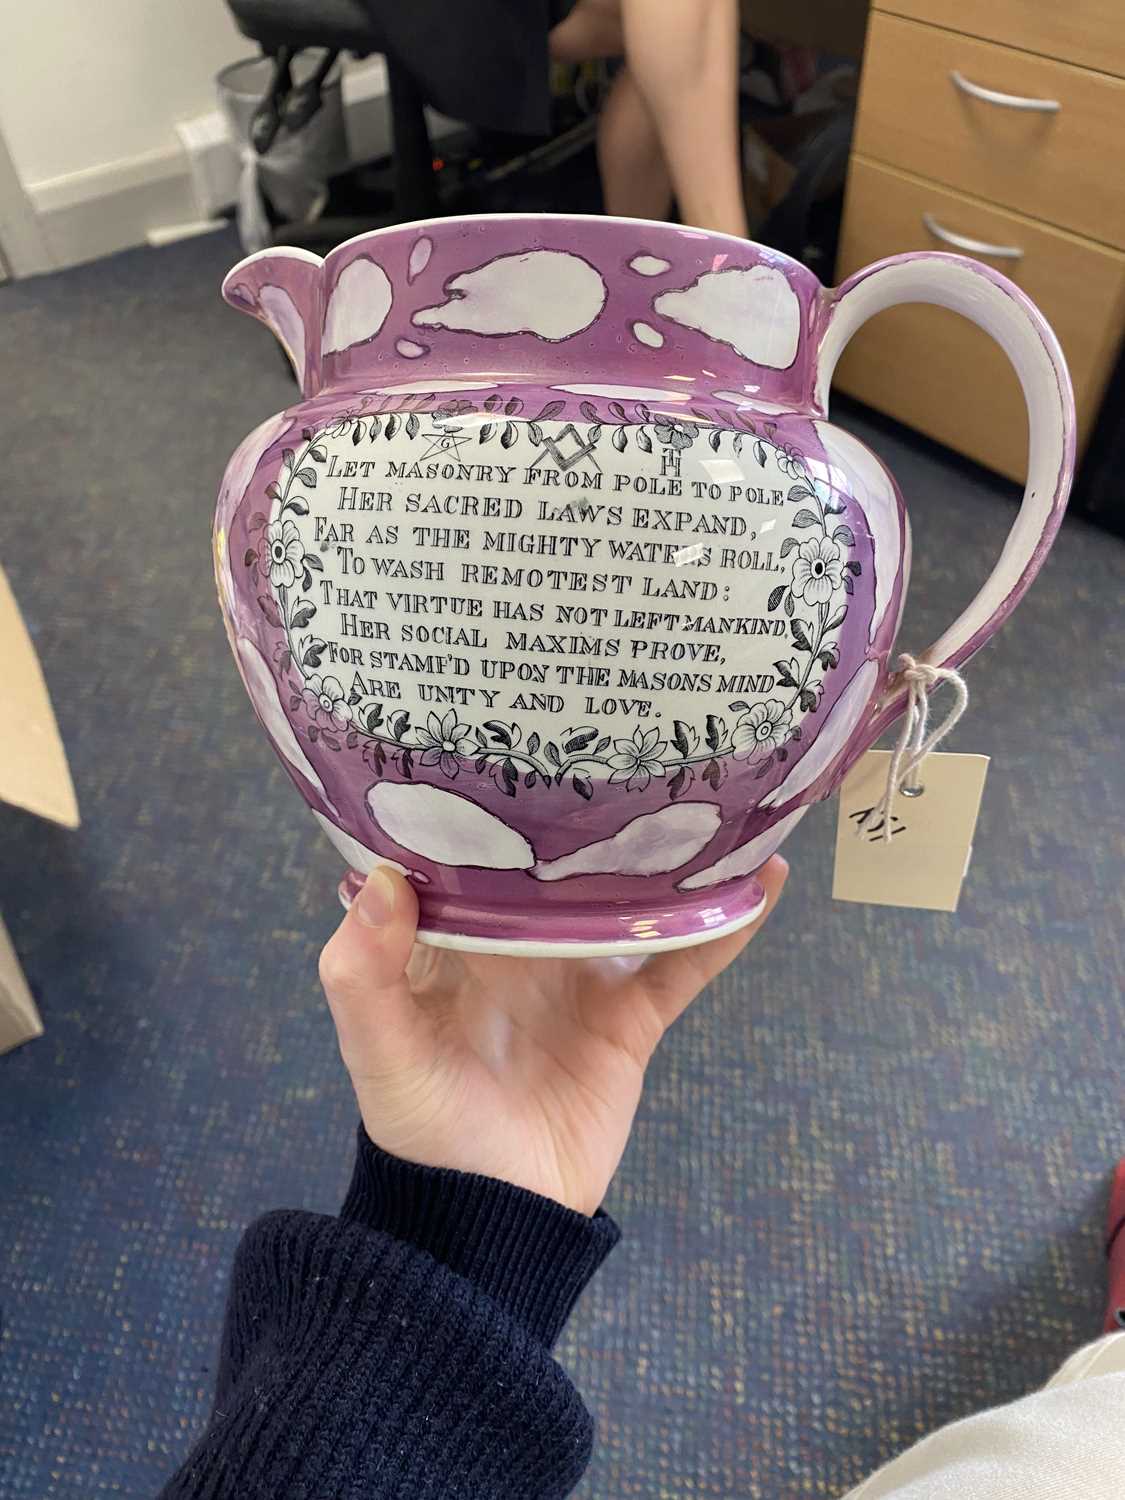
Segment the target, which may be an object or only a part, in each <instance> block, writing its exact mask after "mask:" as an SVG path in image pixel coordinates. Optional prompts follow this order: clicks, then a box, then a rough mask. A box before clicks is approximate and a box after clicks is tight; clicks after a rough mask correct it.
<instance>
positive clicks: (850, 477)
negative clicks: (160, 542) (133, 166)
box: [215, 215, 1074, 955]
mask: <svg viewBox="0 0 1125 1500" xmlns="http://www.w3.org/2000/svg"><path fill="white" fill-rule="evenodd" d="M223 294H224V296H225V297H226V299H227V301H228V302H230V303H231V305H232V306H234V307H237V308H239V309H241V310H243V311H245V312H248V313H251V314H252V315H253V316H255V317H257V318H259V319H260V320H261V321H262V322H264V323H265V324H267V326H268V327H269V328H271V329H272V330H273V332H274V334H275V335H276V336H277V338H278V339H279V340H280V341H281V343H282V344H283V346H284V348H285V350H286V352H287V353H288V355H289V358H290V359H291V361H292V363H293V367H294V369H295V371H296V374H297V378H298V380H299V382H300V386H301V397H300V400H299V401H297V402H296V403H295V404H294V405H293V406H292V407H290V408H289V410H287V411H285V412H283V413H281V415H279V416H276V417H271V418H270V419H269V420H268V421H266V422H264V423H263V424H262V426H261V427H259V428H258V429H257V431H255V432H254V433H252V434H251V435H250V437H248V438H247V439H246V441H245V442H244V443H243V444H242V445H241V446H240V447H239V448H238V450H237V451H236V453H235V455H234V457H233V458H232V459H231V462H230V464H229V466H228V468H227V471H226V475H225V478H224V480H223V485H222V492H221V494H220V497H219V506H218V515H217V519H216V523H215V559H216V571H217V578H218V586H219V595H220V600H221V603H222V609H223V615H224V618H225V621H226V625H227V630H228V633H229V636H230V641H231V645H232V647H233V650H234V655H235V660H236V662H237V664H238V668H239V671H240V672H241V674H242V678H243V681H244V682H245V684H246V688H247V691H248V692H249V694H250V698H251V701H252V702H253V705H254V708H255V711H256V713H257V715H258V718H259V719H260V720H261V723H262V726H263V728H264V729H265V731H266V733H267V735H268V736H269V738H270V740H271V741H272V743H273V746H274V749H275V750H276V751H277V753H278V754H279V756H280V757H281V759H282V761H283V763H284V765H285V768H286V770H287V771H288V773H289V775H290V776H291V778H292V780H293V782H294V784H295V785H296V787H297V789H298V791H299V792H300V793H301V795H302V796H303V797H304V798H305V800H306V801H307V802H308V804H309V806H310V808H311V809H312V812H313V815H314V817H315V818H316V820H317V822H318V823H319V824H320V826H321V828H322V829H323V830H324V832H325V833H326V834H327V836H328V837H329V838H330V839H331V841H332V843H333V844H334V845H335V846H336V848H337V849H338V851H339V852H340V854H341V855H342V856H343V858H344V860H345V861H346V862H347V864H348V865H349V866H350V868H351V873H350V874H348V875H347V877H346V878H345V881H344V884H343V886H342V893H343V894H344V896H345V899H346V898H347V895H348V893H349V892H350V891H352V890H354V889H355V888H356V881H357V880H358V879H359V878H360V877H361V876H362V875H363V873H364V872H366V871H368V870H370V869H371V868H372V866H373V865H375V864H377V863H379V862H385V863H393V864H396V865H397V866H399V867H400V868H401V869H402V870H404V871H405V872H406V873H407V875H408V876H409V878H410V879H411V880H412V881H413V882H414V885H415V887H416V889H417V892H418V895H419V899H420V903H421V936H422V937H423V939H424V940H425V941H427V942H430V943H435V944H441V945H445V946H449V947H455V948H462V949H478V950H484V951H490V952H521V953H559V952H562V953H569V954H575V955H578V954H594V953H607V952H608V953H613V952H629V951H635V952H645V951H651V950H654V949H657V948H661V947H673V946H677V945H684V944H688V943H694V942H699V941H703V940H705V939H707V938H709V937H712V936H716V935H718V934H720V933H723V932H727V931H730V930H732V929H733V928H735V927H737V926H739V925H740V924H742V923H745V922H748V921H749V920H751V919H752V917H753V916H754V915H755V913H756V912H757V910H758V909H759V907H760V904H761V901H762V892H761V887H760V885H759V884H758V882H757V881H756V880H755V878H754V872H755V871H756V870H758V869H760V867H761V866H762V864H763V863H764V861H765V860H766V859H767V858H768V856H769V855H770V854H771V853H772V852H773V851H774V850H775V849H776V848H777V847H778V845H779V844H780V843H781V842H782V840H783V839H784V838H785V836H786V834H788V833H789V832H790V830H791V829H792V828H793V827H794V825H795V824H796V823H797V821H798V820H799V819H800V818H801V817H802V816H803V814H804V812H805V811H806V809H807V808H808V806H809V805H810V804H811V803H813V802H815V801H817V800H818V799H820V798H823V797H827V796H828V795H829V794H830V793H831V792H832V791H833V790H834V788H835V787H836V786H837V785H838V784H839V782H840V780H841V778H842V777H843V776H844V774H845V772H846V771H847V770H848V768H849V767H850V766H851V765H852V763H853V762H854V761H855V760H856V758H857V757H858V756H859V755H860V753H861V752H862V751H863V750H864V749H866V748H867V747H869V746H870V745H871V744H872V742H873V741H874V740H875V739H876V738H877V736H878V735H879V734H880V733H881V732H882V731H883V730H884V729H885V728H886V727H887V726H888V725H889V724H891V723H892V721H893V720H894V719H895V718H896V717H897V716H898V715H899V714H900V713H901V712H902V711H903V707H904V702H905V691H904V688H903V685H902V683H901V681H900V680H899V679H898V678H897V677H896V676H895V675H894V673H893V672H892V671H891V669H890V665H889V659H890V653H891V647H892V644H893V642H894V639H895V632H896V630H897V628H898V623H899V618H900V614H901V610H902V604H903V597H904V593H905V590H906V586H907V576H908V571H909V557H910V533H909V526H908V522H907V516H906V511H905V509H904V507H903V503H902V499H901V496H900V495H899V492H898V489H897V488H896V486H895V483H894V480H893V479H892V478H891V476H890V474H889V473H888V472H887V470H886V469H885V468H884V467H883V465H882V464H881V463H880V462H879V460H878V459H877V458H876V457H875V456H874V455H873V454H872V453H871V452H869V451H868V449H867V448H865V447H864V446H863V445H862V444H861V443H859V442H857V441H856V439H855V438H853V437H850V436H849V435H848V434H847V433H846V432H843V431H841V430H840V429H839V428H838V427H835V426H833V425H832V424H831V423H830V422H829V421H828V420H827V405H828V387H829V382H830V381H831V378H832V371H833V367H834V366H835V364H836V360H837V358H838V356H839V354H840V352H841V350H842V349H843V347H844V345H845V344H846V343H847V341H848V339H849V337H850V336H851V334H852V333H853V332H854V331H855V330H856V328H857V327H858V326H859V325H860V324H861V323H862V322H864V320H865V319H867V318H868V317H870V316H871V315H872V314H873V313H877V312H879V311H880V310H881V309H883V308H886V307H890V306H892V305H893V304H896V303H900V302H916V301H926V302H935V303H940V304H941V305H942V306H945V307H948V308H953V309H954V310H956V311H958V312H960V313H963V314H965V315H966V316H967V317H969V318H971V319H973V320H974V321H975V322H976V323H979V324H980V325H981V327H983V328H985V329H986V330H987V331H988V332H989V333H991V334H992V335H993V336H994V337H995V338H996V339H997V340H998V341H999V342H1000V344H1001V345H1002V346H1003V348H1004V350H1005V351H1006V352H1007V354H1008V356H1009V357H1010V359H1011V360H1012V363H1013V364H1014V365H1015V368H1016V371H1017V373H1018V375H1019V377H1020V380H1021V381H1022V383H1023V389H1024V392H1025V394H1026V397H1027V404H1028V410H1029V414H1030V419H1031V441H1030V453H1029V477H1028V481H1027V489H1026V492H1025V495H1024V499H1023V504H1022V507H1021V509H1020V511H1019V514H1018V516H1017V517H1016V520H1015V524H1014V525H1013V527H1012V531H1011V535H1010V536H1009V538H1008V541H1007V543H1006V545H1005V547H1004V550H1003V552H1002V554H1001V556H1000V558H999V561H998V562H997V563H996V565H995V568H994V571H993V572H992V574H991V576H990V577H989V579H988V581H987V583H986V584H985V586H984V588H983V589H982V590H981V592H980V594H979V595H978V596H977V598H976V599H975V600H974V601H973V603H972V604H970V605H969V607H968V608H967V609H966V610H965V611H964V613H963V614H962V615H961V616H960V617H959V618H958V619H956V620H955V621H953V623H952V624H951V625H950V626H949V628H948V630H946V632H945V634H944V635H942V636H941V638H940V639H939V640H937V641H936V642H935V643H934V644H933V646H931V647H930V649H929V651H928V652H927V653H926V654H925V659H926V660H927V661H929V662H931V663H934V664H945V665H953V666H957V665H959V664H960V663H962V662H964V661H965V660H966V658H967V657H968V656H970V655H971V653H972V652H973V651H975V650H976V648H977V647H978V646H980V645H981V644H982V643H983V642H984V641H985V640H987V639H988V637H989V636H990V635H991V634H992V633H993V632H994V631H995V630H996V629H997V627H998V626H999V625H1000V624H1001V623H1002V621H1004V620H1005V619H1006V618H1007V616H1008V615H1009V614H1010V613H1011V611H1012V609H1013V607H1014V606H1015V604H1016V602H1017V601H1018V600H1019V598H1020V597H1021V595H1022V594H1023V593H1024V591H1025V590H1026V588H1027V587H1028V585H1029V583H1030V582H1031V580H1032V578H1033V577H1034V576H1035V573H1036V572H1037V571H1038V569H1039V567H1040V565H1041V564H1042V562H1043V558H1044V555H1045V553H1046V551H1047V549H1048V547H1049V546H1050V544H1051V540H1052V538H1053V536H1054V534H1055V531H1056V529H1057V527H1058V525H1059V521H1060V519H1061V516H1062V511H1063V506H1064V504H1065V500H1066V495H1067V491H1068V488H1069V484H1070V478H1071V471H1072V467H1073V458H1074V408H1073V400H1072V396H1071V390H1070V383H1069V380H1068V377H1067V372H1066V367H1065V364H1064V362H1063V358H1062V355H1061V353H1060V351H1059V347H1058V344H1057V342H1056V340H1055V338H1054V336H1053V334H1052V333H1051V330H1050V328H1049V327H1048V326H1047V325H1046V323H1045V322H1044V321H1043V319H1042V317H1041V316H1040V315H1039V313H1038V312H1037V311H1036V309H1035V308H1034V307H1033V306H1032V304H1031V303H1030V302H1029V301H1028V300H1027V298H1026V297H1025V296H1024V295H1023V294H1022V293H1021V292H1020V291H1019V290H1018V289H1017V288H1016V287H1015V286H1014V285H1012V283H1011V282H1009V281H1007V280H1006V279H1005V278H1004V277H1003V276H1000V275H998V274H997V273H996V272H995V271H993V270H991V269H989V268H988V267H987V266H984V265H979V264H977V263H975V262H973V261H970V260H965V259H962V258H961V257H958V256H952V255H939V254H918V255H903V256H896V257H894V258H892V259H890V260H886V261H882V262H880V263H879V264H878V265H874V266H871V267H869V268H868V269H866V270H864V271H861V272H859V273H858V274H857V275H855V276H853V277H852V278H851V279H850V280H849V281H847V282H845V283H844V285H843V286H841V287H838V288H836V289H835V290H829V289H825V288H824V287H822V286H821V285H820V284H819V282H818V281H817V279H816V278H815V276H813V275H812V273H811V272H809V271H808V270H806V269H805V268H804V267H803V266H801V265H799V264H797V263H796V262H795V261H792V260H789V259H787V258H786V257H785V256H782V255H778V254H776V253H774V252H773V251H771V250H768V249H766V248H764V247H763V246H761V245H755V244H751V243H748V242H745V241H741V240H737V239H731V238H728V237H726V236H724V235H716V234H707V233H703V232H701V231H699V230H695V229H685V228H677V227H674V226H672V225H666V224H653V223H646V222H639V221H627V220H615V219H608V218H603V219H597V218H588V219H587V218H564V217H555V216H551V215H530V216H519V215H516V216H500V217H488V218H469V219H442V220H436V221H433V222H429V223H423V224H414V225H405V226H402V227H396V228H393V229H386V230H379V231H377V232H375V233H372V234H367V235H363V236H361V237H360V238H358V239H355V240H351V241H350V242H349V243H347V244H345V245H343V246H341V247H340V248H339V249H337V250H335V251H333V252H332V253H331V254H330V255H329V256H328V257H327V258H326V259H325V260H323V261H322V260H320V259H318V258H317V257H316V256H313V255H310V254H307V253H306V252H303V251H300V250H286V249H278V250H269V251H264V252H262V253H260V254H258V255H252V256H251V257H250V258H249V259H248V260H244V261H243V262H242V263H241V264H240V265H238V266H236V267H235V268H234V270H233V271H231V273H230V275H229V276H228V277H227V279H226V281H225V283H224V286H223ZM918 352H919V357H920V358H924V356H925V351H924V350H919V351H918Z"/></svg>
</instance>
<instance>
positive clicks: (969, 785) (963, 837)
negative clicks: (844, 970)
mask: <svg viewBox="0 0 1125 1500" xmlns="http://www.w3.org/2000/svg"><path fill="white" fill-rule="evenodd" d="M890 759H891V753H890V751H889V750H869V751H868V752H867V754H866V755H864V756H862V757H861V758H860V759H859V760H858V761H857V762H856V764H855V765H854V766H853V767H852V769H851V771H850V772H849V773H848V775H847V778H846V779H845V781H844V784H843V786H842V787H841V788H840V814H839V820H838V822H837V825H836V868H835V874H834V876H833V881H832V895H833V898H834V899H835V900H837V901H869V902H873V903H875V904H876V905H878V906H916V907H923V908H925V909H926V910H928V911H956V910H957V901H958V898H959V896H960V894H961V882H962V881H963V880H964V878H965V876H966V874H967V873H968V869H969V860H970V859H971V858H972V853H973V831H974V829H975V828H976V826H977V814H978V813H979V812H980V799H981V794H982V793H983V791H984V778H985V775H986V773H987V771H988V756H987V755H943V754H942V753H941V752H940V751H935V752H934V753H933V754H931V755H928V756H927V757H926V760H925V762H924V763H923V765H922V766H921V768H920V772H919V775H920V780H921V785H922V792H921V795H918V796H909V795H907V793H906V792H905V791H900V792H899V794H898V795H897V796H896V797H895V798H894V803H893V808H892V810H891V836H890V840H889V841H888V840H887V839H886V838H885V837H884V831H883V815H882V813H881V812H878V811H877V808H878V806H879V800H880V798H881V797H882V795H883V792H884V790H885V788H886V785H887V768H888V765H889V763H890Z"/></svg>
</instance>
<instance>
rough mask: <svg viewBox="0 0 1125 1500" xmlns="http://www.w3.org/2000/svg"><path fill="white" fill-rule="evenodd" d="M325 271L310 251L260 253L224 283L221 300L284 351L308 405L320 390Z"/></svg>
mask: <svg viewBox="0 0 1125 1500" xmlns="http://www.w3.org/2000/svg"><path fill="white" fill-rule="evenodd" d="M323 268H324V263H323V261H322V260H321V259H320V256H319V255H313V254H312V253H311V252H310V251H308V250H297V249H292V248H279V249H276V250H260V251H259V252H258V253H257V254H256V255H249V256H247V257H246V259H245V260H242V261H239V263H238V265H236V266H235V267H234V268H233V270H231V271H230V272H228V274H227V276H226V278H225V280H224V281H223V298H224V300H225V301H227V302H229V303H230V305H231V307H236V308H237V309H238V310H239V312H245V313H249V314H250V316H251V317H254V318H257V319H258V320H259V322H262V323H264V324H265V325H266V327H267V328H268V329H269V330H270V331H271V333H272V334H273V335H274V337H275V338H276V339H277V341H278V343H279V344H280V345H281V347H282V348H283V349H284V350H285V353H286V355H287V356H288V359H289V362H290V364H291V365H292V366H293V373H294V374H295V375H296V377H297V382H298V384H299V385H300V387H301V394H302V395H303V396H304V397H305V399H306V400H307V399H308V398H309V397H311V396H315V395H316V394H317V393H318V392H319V391H320V388H321V348H320V345H321V327H322V324H323V306H322V303H323V293H322V287H323V275H322V272H323Z"/></svg>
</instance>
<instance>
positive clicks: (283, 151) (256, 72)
mask: <svg viewBox="0 0 1125 1500" xmlns="http://www.w3.org/2000/svg"><path fill="white" fill-rule="evenodd" d="M315 66H316V58H315V56H312V55H310V54H307V53H302V54H300V55H299V56H297V57H296V58H295V59H294V60H293V64H292V76H293V83H294V85H298V84H300V83H302V82H304V80H305V79H306V78H308V77H309V75H310V74H311V73H312V72H313V70H314V68H315ZM273 68H274V65H273V63H272V62H271V61H270V59H269V58H266V57H251V58H247V59H246V60H245V61H243V62H236V63H231V64H230V66H229V67H226V68H224V69H223V70H222V72H221V73H220V74H219V75H218V77H217V78H216V80H215V82H216V86H217V88H218V92H219V104H220V106H221V107H222V111H223V113H224V115H225V116H226V119H227V124H228V126H229V128H230V132H231V137H232V139H233V140H234V141H236V142H237V144H238V149H239V152H240V154H241V158H242V171H241V174H240V176H239V182H238V199H237V203H236V213H237V221H238V233H239V237H240V239H241V241H242V247H243V249H244V250H245V251H246V252H247V253H248V254H249V253H251V252H252V251H255V250H262V249H264V248H265V246H266V245H268V244H270V242H271V238H272V235H271V226H270V213H269V211H270V209H272V210H273V212H274V214H275V215H276V216H277V217H279V218H280V219H282V220H284V221H285V222H287V223H293V222H301V223H312V222H313V221H315V220H316V219H318V218H319V217H320V215H321V214H322V213H323V212H324V206H325V204H326V203H327V201H328V181H329V178H331V177H333V176H335V174H336V173H338V172H342V171H343V170H344V169H345V168H346V167H347V165H348V141H347V135H346V133H345V130H344V105H343V99H342V96H341V92H340V73H339V69H336V68H334V69H333V70H332V72H331V73H330V74H329V75H328V77H327V78H326V79H325V81H324V83H323V84H322V85H321V105H320V108H319V109H318V110H317V111H316V113H315V114H314V115H313V117H312V118H311V119H310V120H309V121H308V122H307V123H306V124H305V125H303V126H301V128H300V129H299V130H296V131H291V130H290V129H289V128H288V126H286V125H284V124H283V125H282V126H281V128H280V130H279V131H278V133H277V136H276V138H275V140H274V142H273V144H272V145H271V146H270V148H269V150H268V151H265V152H263V153H261V154H259V153H258V152H257V151H256V150H255V149H254V147H253V145H252V144H251V140H250V121H251V119H252V118H253V115H254V111H255V110H256V109H257V108H258V105H259V104H260V103H261V102H262V100H263V99H264V98H265V96H266V93H267V91H268V89H269V86H270V81H271V79H272V78H273Z"/></svg>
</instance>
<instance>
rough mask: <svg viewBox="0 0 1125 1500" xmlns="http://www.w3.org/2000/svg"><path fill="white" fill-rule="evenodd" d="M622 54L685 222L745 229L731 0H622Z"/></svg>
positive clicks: (732, 231) (739, 231) (734, 17)
mask: <svg viewBox="0 0 1125 1500" xmlns="http://www.w3.org/2000/svg"><path fill="white" fill-rule="evenodd" d="M622 13H623V18H624V23H625V57H626V60H627V63H628V69H629V72H630V73H631V74H632V76H633V78H634V80H635V83H636V87H637V88H638V89H639V91H640V93H641V94H642V95H643V97H644V101H645V103H646V104H647V106H648V110H649V113H650V115H651V117H652V120H653V121H654V123H655V125H656V129H657V132H658V133H659V137H660V143H661V145H662V146H663V150H664V157H665V159H666V161H667V163H668V168H669V171H670V174H671V181H672V187H673V189H674V190H675V194H676V202H677V204H678V205H679V210H680V218H681V219H682V220H683V222H684V223H685V224H693V225H695V226H696V227H697V228H700V229H715V230H719V231H721V232H722V233H725V234H736V235H740V236H742V237H745V236H746V234H747V225H746V208H745V203H744V200H743V196H742V152H741V145H740V140H739V129H738V0H622Z"/></svg>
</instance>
